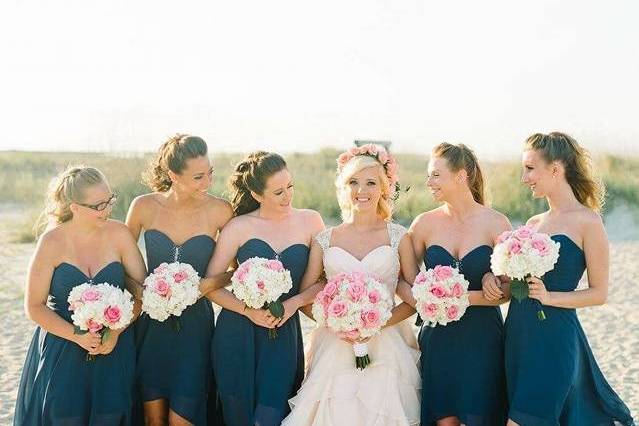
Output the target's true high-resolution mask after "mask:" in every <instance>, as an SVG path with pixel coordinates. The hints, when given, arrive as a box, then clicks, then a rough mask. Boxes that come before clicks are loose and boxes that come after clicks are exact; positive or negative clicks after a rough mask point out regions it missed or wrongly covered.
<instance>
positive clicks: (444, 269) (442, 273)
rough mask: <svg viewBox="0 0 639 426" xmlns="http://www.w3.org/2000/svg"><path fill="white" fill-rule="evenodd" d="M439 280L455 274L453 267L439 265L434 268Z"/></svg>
mask: <svg viewBox="0 0 639 426" xmlns="http://www.w3.org/2000/svg"><path fill="white" fill-rule="evenodd" d="M433 272H434V273H435V276H436V277H437V279H438V280H446V279H448V278H450V277H452V276H453V268H451V267H450V266H442V265H437V266H435V268H434V269H433Z"/></svg>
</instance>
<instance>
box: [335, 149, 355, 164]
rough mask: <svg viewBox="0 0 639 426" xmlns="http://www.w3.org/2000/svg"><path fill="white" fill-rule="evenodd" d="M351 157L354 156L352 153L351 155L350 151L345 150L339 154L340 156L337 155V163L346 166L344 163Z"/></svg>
mask: <svg viewBox="0 0 639 426" xmlns="http://www.w3.org/2000/svg"><path fill="white" fill-rule="evenodd" d="M351 158H352V157H351V155H349V153H348V152H343V153H341V154H340V156H339V157H337V164H338V165H339V166H340V167H344V165H345V164H346V163H348V160H350V159H351Z"/></svg>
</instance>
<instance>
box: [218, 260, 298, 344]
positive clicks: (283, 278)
mask: <svg viewBox="0 0 639 426" xmlns="http://www.w3.org/2000/svg"><path fill="white" fill-rule="evenodd" d="M292 287H293V281H292V279H291V273H290V272H289V271H288V270H286V269H284V265H282V262H280V261H279V260H272V259H264V258H262V257H251V258H250V259H247V260H245V261H244V262H242V264H241V265H240V266H239V267H238V268H237V269H236V270H235V272H234V273H233V276H232V277H231V291H232V292H233V294H235V297H237V298H238V299H240V300H241V301H242V302H244V303H245V304H246V306H248V307H251V308H254V309H262V308H268V310H269V312H270V313H271V315H273V316H274V317H275V318H282V317H283V316H284V305H283V304H282V302H281V301H280V300H278V299H279V297H280V296H281V295H282V294H285V293H287V292H288V291H289V290H290V289H291V288H292ZM268 333H269V338H271V339H274V338H276V337H277V330H275V329H274V328H271V329H269V331H268Z"/></svg>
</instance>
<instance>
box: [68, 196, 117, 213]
mask: <svg viewBox="0 0 639 426" xmlns="http://www.w3.org/2000/svg"><path fill="white" fill-rule="evenodd" d="M116 201H118V195H117V194H111V197H109V199H108V200H106V201H102V202H101V203H97V204H84V203H76V204H77V205H79V206H82V207H88V208H90V209H92V210H95V211H98V212H101V211H103V210H104V209H106V208H107V207H110V206H112V205H114V204H115V202H116Z"/></svg>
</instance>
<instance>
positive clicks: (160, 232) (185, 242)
mask: <svg viewBox="0 0 639 426" xmlns="http://www.w3.org/2000/svg"><path fill="white" fill-rule="evenodd" d="M147 232H157V233H158V234H160V235H162V236H163V237H164V238H166V239H167V240H169V241H170V242H171V244H173V245H174V246H175V247H182V246H184V245H185V244H187V243H188V242H189V241H191V240H194V239H196V238H200V237H206V238H209V239H210V240H211V241H213V242H215V240H214V239H213V238H212V237H211V236H210V235H207V234H197V235H193V236H191V237H189V238H187V239H186V240H184V242H183V243H182V244H176V243H175V241H173V239H172V238H171V237H169V236H168V235H167V234H166V233H165V232H163V231H160V230H159V229H155V228H153V229H147V230H146V231H145V234H146V233H147Z"/></svg>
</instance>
